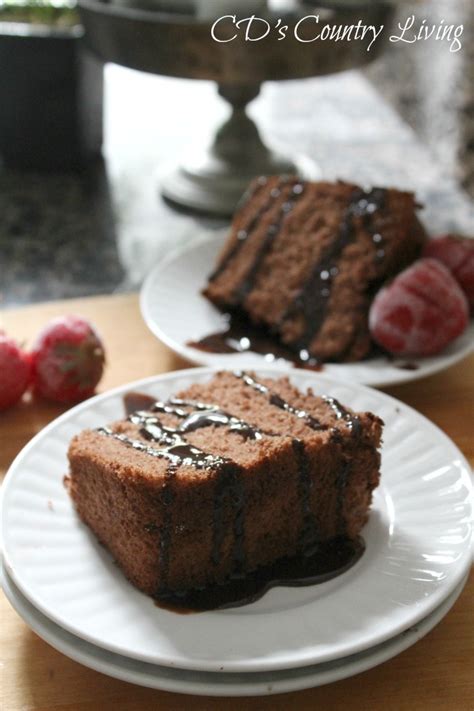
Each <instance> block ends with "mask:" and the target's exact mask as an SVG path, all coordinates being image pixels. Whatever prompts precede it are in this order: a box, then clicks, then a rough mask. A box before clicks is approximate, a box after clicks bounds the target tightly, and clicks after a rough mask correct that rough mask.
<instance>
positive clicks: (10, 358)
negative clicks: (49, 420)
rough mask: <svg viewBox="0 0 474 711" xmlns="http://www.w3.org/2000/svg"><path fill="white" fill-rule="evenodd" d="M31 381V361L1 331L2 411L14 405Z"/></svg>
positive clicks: (0, 393)
mask: <svg viewBox="0 0 474 711" xmlns="http://www.w3.org/2000/svg"><path fill="white" fill-rule="evenodd" d="M30 380H31V359H30V357H29V355H28V354H27V353H24V352H23V351H22V350H21V348H20V346H19V345H18V344H17V343H16V341H14V340H13V338H10V337H9V336H7V334H6V333H5V332H4V331H0V410H5V409H6V408H7V407H10V406H11V405H14V404H15V403H16V402H18V400H19V399H20V398H21V396H22V395H23V393H24V392H25V390H26V388H27V387H28V385H29V384H30Z"/></svg>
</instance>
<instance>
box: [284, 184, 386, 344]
mask: <svg viewBox="0 0 474 711" xmlns="http://www.w3.org/2000/svg"><path fill="white" fill-rule="evenodd" d="M385 194H386V190H383V189H381V188H373V189H372V190H369V191H364V190H359V189H358V190H356V191H355V192H354V193H353V195H352V197H351V199H350V202H349V205H348V206H347V208H346V210H345V212H344V216H343V219H342V222H341V225H340V228H339V232H338V233H337V235H336V236H335V239H334V240H333V241H332V242H331V243H330V244H329V245H328V247H327V248H326V250H325V252H324V254H323V255H322V257H321V259H320V260H319V261H318V262H317V264H316V265H315V266H314V267H313V269H312V271H311V273H310V275H309V278H308V279H307V281H306V283H305V284H304V286H303V288H302V289H301V291H300V292H299V294H298V295H297V297H296V298H295V300H294V301H293V303H292V304H291V305H290V306H289V307H288V309H287V310H286V311H285V313H284V314H283V317H282V319H281V321H280V326H281V325H282V324H283V322H284V321H286V320H287V319H289V318H296V317H298V316H299V315H300V314H302V315H303V318H304V324H305V326H304V331H303V333H302V335H301V336H300V337H299V338H298V339H297V340H296V341H295V344H294V345H295V347H296V348H298V349H303V348H307V347H308V346H309V344H310V343H311V341H312V340H313V338H314V337H315V336H316V335H317V333H318V332H319V330H320V328H321V326H322V324H323V321H324V318H325V316H326V310H327V306H328V302H329V297H330V295H331V287H332V282H333V279H334V277H335V276H337V274H338V266H337V265H338V261H339V259H340V257H341V254H342V252H343V251H344V249H345V248H346V247H347V246H348V245H349V244H351V243H352V242H353V241H354V239H355V237H356V231H355V220H356V219H357V218H361V219H362V221H363V224H364V227H365V229H367V230H369V231H371V230H370V221H371V217H372V215H373V214H374V213H375V212H376V211H377V210H379V209H381V208H382V207H383V204H384V200H385ZM375 234H377V235H378V233H374V234H373V236H372V239H373V241H374V237H375ZM379 237H380V235H378V236H377V238H376V239H378V238H379ZM374 244H375V242H374Z"/></svg>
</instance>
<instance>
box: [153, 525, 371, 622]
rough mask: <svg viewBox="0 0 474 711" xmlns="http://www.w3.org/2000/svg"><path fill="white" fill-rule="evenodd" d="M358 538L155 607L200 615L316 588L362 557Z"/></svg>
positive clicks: (162, 598)
mask: <svg viewBox="0 0 474 711" xmlns="http://www.w3.org/2000/svg"><path fill="white" fill-rule="evenodd" d="M364 550H365V544H364V541H363V540H362V538H360V537H359V538H357V539H355V540H349V539H348V538H342V537H341V538H333V539H331V540H330V541H328V542H325V543H319V544H317V545H315V546H313V549H312V550H309V549H308V551H307V552H306V553H301V554H300V555H297V556H294V557H291V558H281V559H280V560H278V561H276V562H275V563H272V565H268V566H262V567H261V568H258V569H257V570H255V571H253V572H252V573H248V574H247V575H245V576H244V577H238V576H235V577H233V578H231V579H230V580H229V581H228V582H225V583H222V584H221V585H212V586H209V587H206V588H201V589H194V590H186V591H183V592H181V593H174V592H165V593H161V594H160V595H159V597H157V599H156V605H158V607H163V608H164V609H166V610H172V611H173V612H180V613H183V614H185V613H190V612H204V611H205V610H216V609H223V608H229V607H239V606H241V605H248V604H249V603H251V602H255V601H256V600H259V599H260V598H261V597H263V595H264V594H265V593H266V592H267V591H268V590H270V588H273V587H278V586H280V587H303V586H306V585H317V584H320V583H324V582H326V581H327V580H331V579H332V578H335V577H336V576H337V575H341V574H342V573H344V572H345V571H346V570H349V568H351V567H352V566H353V565H355V563H357V561H358V560H359V559H360V557H361V556H362V554H363V552H364Z"/></svg>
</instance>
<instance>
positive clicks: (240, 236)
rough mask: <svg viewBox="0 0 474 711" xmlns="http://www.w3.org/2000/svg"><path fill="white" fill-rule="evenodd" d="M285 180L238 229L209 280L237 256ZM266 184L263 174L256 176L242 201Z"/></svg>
mask: <svg viewBox="0 0 474 711" xmlns="http://www.w3.org/2000/svg"><path fill="white" fill-rule="evenodd" d="M285 182H286V180H285V178H281V180H280V183H279V185H278V186H277V187H275V188H273V190H271V191H270V193H269V196H268V199H267V200H266V201H265V202H264V203H263V205H261V206H260V207H259V209H258V210H257V211H256V212H255V214H254V215H252V217H251V218H250V220H249V222H248V224H247V226H246V227H244V228H243V229H241V230H239V231H238V233H237V241H236V242H235V244H234V245H233V247H232V249H230V250H229V251H228V252H227V254H225V255H224V256H223V258H222V259H221V261H220V264H218V265H217V267H216V268H215V270H214V271H213V272H212V274H211V275H210V276H209V281H214V279H217V277H218V276H220V275H221V274H222V272H223V271H224V270H225V269H227V267H228V265H229V264H230V263H231V262H232V260H233V259H234V257H236V256H237V254H238V253H239V252H240V250H241V248H242V247H243V245H244V242H245V241H246V240H247V237H248V236H249V235H250V234H251V233H252V232H253V231H254V229H255V227H256V226H257V225H258V223H259V222H260V220H261V218H262V217H263V215H264V214H265V213H266V212H267V211H268V210H270V208H271V207H272V206H273V204H274V202H275V200H276V199H277V198H278V197H279V196H280V191H281V186H282V185H283V184H284V183H285ZM266 184H267V179H266V178H265V176H261V177H260V178H258V179H257V181H256V183H255V185H254V189H253V190H252V191H251V192H250V193H248V194H247V195H246V196H244V198H245V199H244V202H246V201H247V200H250V199H252V198H254V197H255V196H256V195H257V194H258V193H260V192H261V191H263V190H264V189H265V186H266Z"/></svg>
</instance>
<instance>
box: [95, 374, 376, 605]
mask: <svg viewBox="0 0 474 711" xmlns="http://www.w3.org/2000/svg"><path fill="white" fill-rule="evenodd" d="M234 375H235V376H236V377H238V378H241V379H242V380H243V381H244V383H245V384H246V385H248V386H249V387H252V388H253V389H254V390H256V391H257V392H259V393H261V394H263V395H265V396H266V397H267V398H268V401H269V402H270V403H271V404H272V405H273V406H275V407H278V408H280V409H282V410H284V411H285V412H289V413H291V414H293V415H294V416H296V417H298V418H301V419H303V420H304V421H305V423H306V424H308V425H309V426H310V427H312V428H313V429H315V430H322V429H327V427H326V426H324V425H322V424H321V423H320V422H319V421H318V420H316V419H315V418H313V417H312V416H311V415H309V413H307V412H305V411H304V410H300V409H298V408H296V407H293V406H292V405H290V404H289V403H288V402H286V401H285V400H284V399H283V398H281V397H280V396H279V395H278V394H276V393H273V392H272V391H271V390H270V389H269V388H267V387H266V386H265V385H263V384H262V383H259V382H258V381H257V380H255V379H254V378H252V377H251V376H250V375H248V374H247V373H242V372H236V373H234ZM124 401H125V406H126V408H130V407H132V406H134V405H137V404H138V405H139V406H140V407H146V408H147V409H146V410H138V411H136V412H132V413H131V414H130V415H129V418H128V419H129V420H130V421H131V422H132V423H134V424H135V425H137V426H138V427H139V432H140V435H141V436H142V437H143V438H144V439H146V440H148V441H151V442H153V443H157V444H158V445H159V447H156V446H152V445H148V444H147V443H146V442H143V441H142V440H135V439H132V438H129V437H127V436H126V435H124V434H121V433H116V432H113V431H112V430H110V429H109V428H107V427H101V428H99V429H98V432H100V433H102V434H105V435H107V436H110V437H113V438H115V439H117V440H118V441H120V442H122V443H123V444H125V445H126V446H129V447H132V448H134V449H137V450H138V451H141V452H144V453H146V454H148V455H150V456H154V457H158V458H163V459H166V460H167V461H168V467H167V470H166V476H165V482H164V485H163V487H162V490H161V507H162V517H161V518H162V522H161V525H160V526H156V524H153V523H151V524H149V525H148V526H147V530H148V531H150V532H151V533H153V532H155V531H156V530H157V529H158V530H159V562H160V570H161V578H162V580H163V585H162V588H161V589H160V590H159V591H157V598H158V599H159V604H162V605H164V606H165V607H168V608H170V609H175V610H177V611H183V608H188V609H189V610H204V609H215V608H217V607H229V606H235V605H241V604H245V603H248V602H251V601H252V600H255V599H258V598H259V597H261V596H262V595H263V594H264V593H265V591H266V590H268V589H269V588H270V587H273V586H275V585H279V584H285V585H307V584H308V585H309V584H315V583H316V582H322V581H323V580H327V579H329V578H330V577H333V576H334V575H337V574H339V573H341V572H343V570H346V569H347V568H348V567H350V565H352V564H353V563H354V562H355V561H356V560H357V559H358V558H359V557H360V555H361V554H362V550H363V545H362V544H361V543H360V542H359V543H358V544H357V545H356V546H355V547H354V544H353V542H350V541H348V540H345V539H343V538H341V539H339V540H338V542H336V543H335V542H334V541H333V542H331V543H329V544H324V545H323V544H320V543H317V542H316V541H317V530H316V527H315V522H314V516H313V514H312V510H311V488H312V481H311V476H310V469H309V463H308V459H307V455H306V452H305V447H304V443H303V442H302V441H300V440H298V439H296V438H294V439H293V450H294V454H295V459H296V463H297V467H298V495H299V498H300V506H301V513H302V521H303V524H302V530H301V533H300V541H299V545H300V549H301V550H302V551H304V553H302V554H301V555H299V556H298V557H296V558H292V559H284V562H282V561H278V562H277V563H275V564H274V565H271V566H267V567H264V568H260V569H259V570H258V571H256V572H255V573H251V574H250V575H245V576H243V575H242V571H243V570H244V569H245V548H244V541H245V491H244V485H243V481H242V469H241V467H240V466H239V465H238V464H237V463H236V462H234V461H232V460H230V459H227V458H224V457H220V456H216V455H212V454H209V453H206V452H204V451H202V450H201V449H200V448H198V447H195V446H193V445H191V444H190V443H189V442H187V441H186V440H185V439H184V436H183V435H184V434H185V433H186V432H192V431H194V430H196V429H198V428H200V427H206V426H211V425H225V426H227V427H228V428H229V429H231V430H233V431H235V432H237V433H239V434H240V435H241V436H243V437H244V438H252V439H259V438H261V437H262V436H263V434H266V433H263V432H261V431H260V430H259V429H257V428H256V427H254V426H252V425H250V424H248V423H246V422H244V421H243V420H240V419H239V418H236V417H234V416H233V415H230V414H229V413H227V412H225V411H223V410H221V409H220V408H219V407H218V406H217V405H213V404H208V403H203V402H198V401H194V400H183V399H180V398H172V399H170V400H168V401H167V402H160V401H155V400H153V399H152V398H149V397H148V396H146V395H142V394H140V393H130V394H128V397H127V396H126V397H125V398H124ZM326 401H327V402H328V404H329V405H330V406H331V407H332V408H333V409H334V411H335V412H336V415H337V416H338V418H343V419H346V420H347V421H348V423H349V424H350V426H351V427H352V428H354V426H357V424H356V425H354V420H356V418H355V416H352V415H351V414H350V413H349V412H348V411H347V410H345V408H344V407H343V406H342V405H341V404H340V403H339V402H338V401H337V400H334V399H333V398H326ZM157 413H164V414H170V415H173V416H175V417H177V418H179V419H180V420H181V422H180V423H179V425H178V426H177V427H169V426H165V425H164V424H163V423H162V422H161V421H160V419H159V417H158V415H157ZM181 465H188V466H193V467H195V468H196V469H205V470H213V471H215V472H216V474H217V477H216V482H215V494H214V507H213V520H212V527H213V532H212V535H213V545H212V561H213V563H214V564H215V565H217V564H218V563H219V560H220V557H221V553H222V547H223V544H224V540H225V538H226V536H227V535H228V534H229V533H230V534H231V535H232V545H233V551H232V554H233V576H232V579H231V580H230V581H229V582H228V583H226V584H224V585H218V586H213V587H212V588H208V589H206V590H192V591H185V592H184V593H182V594H181V593H180V594H176V593H169V592H166V581H167V576H168V570H169V559H170V544H171V531H172V522H171V514H170V512H171V506H170V505H171V503H172V502H173V498H174V492H173V480H174V476H175V474H176V471H177V469H178V467H179V466H181ZM347 474H348V469H347V467H343V469H341V471H340V473H339V476H338V479H337V488H338V502H337V506H338V508H339V519H340V531H341V533H343V524H344V521H343V511H342V506H343V500H344V488H345V485H346V481H347ZM226 521H231V526H232V531H231V532H230V531H229V530H228V529H227V524H226V523H225V522H226Z"/></svg>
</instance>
